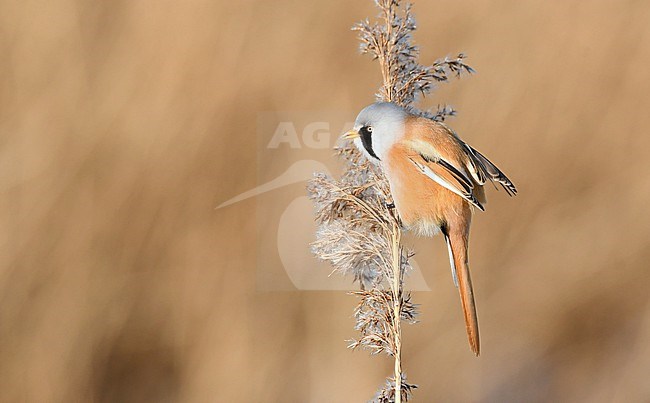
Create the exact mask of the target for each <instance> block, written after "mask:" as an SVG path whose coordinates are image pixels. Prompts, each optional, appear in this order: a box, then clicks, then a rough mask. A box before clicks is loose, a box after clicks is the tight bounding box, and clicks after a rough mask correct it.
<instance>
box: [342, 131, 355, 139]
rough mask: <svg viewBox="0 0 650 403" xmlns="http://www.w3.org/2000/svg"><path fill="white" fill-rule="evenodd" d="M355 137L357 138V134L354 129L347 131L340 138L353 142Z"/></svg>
mask: <svg viewBox="0 0 650 403" xmlns="http://www.w3.org/2000/svg"><path fill="white" fill-rule="evenodd" d="M357 137H359V132H358V131H356V130H354V129H353V130H350V131H348V132H346V133H345V134H343V135H342V136H341V138H342V139H345V140H354V139H356V138H357Z"/></svg>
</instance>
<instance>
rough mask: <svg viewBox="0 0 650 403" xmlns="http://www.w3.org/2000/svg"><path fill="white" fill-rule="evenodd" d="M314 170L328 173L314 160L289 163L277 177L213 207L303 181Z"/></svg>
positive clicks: (325, 168) (309, 177) (321, 164)
mask: <svg viewBox="0 0 650 403" xmlns="http://www.w3.org/2000/svg"><path fill="white" fill-rule="evenodd" d="M314 172H324V173H326V174H328V175H329V170H328V169H327V167H326V166H325V165H324V164H323V163H322V162H318V161H315V160H302V161H297V162H295V163H294V164H293V165H291V166H290V167H289V168H288V169H287V170H286V171H284V173H283V174H282V175H280V176H278V177H277V178H275V179H273V180H270V181H268V182H266V183H265V184H263V185H259V186H258V187H256V188H254V189H251V190H248V191H246V192H244V193H241V194H239V195H237V196H235V197H233V198H232V199H230V200H227V201H225V202H223V203H221V204H220V205H218V206H217V207H216V208H215V209H220V208H222V207H226V206H229V205H231V204H235V203H238V202H240V201H242V200H246V199H250V198H251V197H256V196H259V195H261V194H263V193H266V192H270V191H272V190H275V189H278V188H281V187H284V186H288V185H293V184H294V183H299V182H305V181H308V180H309V179H311V178H312V176H313V174H314Z"/></svg>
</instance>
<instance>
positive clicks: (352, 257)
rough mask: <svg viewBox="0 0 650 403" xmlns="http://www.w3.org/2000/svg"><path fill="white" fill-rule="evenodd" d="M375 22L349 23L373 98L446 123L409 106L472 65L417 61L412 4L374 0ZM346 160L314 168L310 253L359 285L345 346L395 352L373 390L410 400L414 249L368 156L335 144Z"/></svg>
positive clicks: (383, 398)
mask: <svg viewBox="0 0 650 403" xmlns="http://www.w3.org/2000/svg"><path fill="white" fill-rule="evenodd" d="M375 4H376V5H377V7H378V8H379V10H380V14H379V21H378V22H373V23H371V22H370V21H369V20H365V21H362V22H360V23H358V24H356V25H354V27H353V30H356V31H358V32H359V39H360V41H361V47H360V50H361V53H363V54H369V55H371V56H372V57H373V59H376V60H378V61H379V65H380V68H381V72H382V78H383V84H382V86H381V87H380V88H379V91H378V92H377V94H376V97H377V100H378V101H390V102H394V103H396V104H399V105H401V106H403V107H405V108H408V109H409V110H410V112H411V113H415V114H419V115H422V116H426V117H428V118H430V119H434V120H438V121H444V120H445V119H446V118H447V117H450V116H454V115H455V114H456V111H455V110H454V109H452V108H451V107H449V106H446V105H442V106H438V109H437V111H436V112H430V111H420V110H418V109H416V108H415V107H413V106H412V104H413V103H414V101H416V99H417V97H418V96H421V95H425V94H427V93H429V92H430V91H431V90H432V89H433V88H434V85H435V83H439V82H447V81H449V80H450V78H451V77H460V76H461V74H462V73H463V72H465V73H472V72H473V71H474V70H473V69H472V68H471V67H469V66H468V65H467V64H465V62H464V59H465V55H464V54H462V53H461V54H459V55H458V56H457V57H456V58H453V59H450V58H447V57H445V58H444V59H442V60H438V61H436V62H435V63H433V64H432V65H429V66H424V65H421V64H419V63H418V54H419V50H418V48H417V47H416V46H415V45H413V41H412V33H413V31H415V29H416V25H415V19H414V18H413V16H412V14H411V5H410V4H408V3H406V4H405V5H404V6H403V7H401V5H400V4H401V1H399V0H375ZM337 153H338V155H339V157H340V158H342V159H343V161H344V162H345V168H344V173H343V175H342V176H341V178H340V179H338V180H336V179H334V178H331V177H329V176H327V175H325V174H322V173H317V174H315V176H314V179H313V180H311V181H310V183H309V184H308V192H309V195H310V198H311V199H312V201H313V202H314V206H315V210H316V221H317V222H318V225H319V226H318V229H317V233H316V241H315V242H314V243H313V245H312V250H313V253H314V254H315V255H316V256H317V257H318V258H320V259H322V260H325V261H327V262H329V263H331V264H332V266H333V268H334V271H336V272H340V273H342V274H345V275H350V276H352V278H353V279H354V281H358V282H359V284H360V287H361V291H356V292H352V293H351V294H352V295H355V296H357V297H358V298H359V303H358V305H357V308H356V309H355V312H354V317H355V319H356V325H355V330H357V331H358V332H359V334H360V338H358V339H356V340H352V341H350V344H349V347H350V348H357V347H363V348H366V349H368V350H370V352H371V353H372V354H378V353H382V352H384V353H387V354H388V355H390V356H392V357H393V358H394V374H393V377H392V378H388V379H387V381H386V384H385V386H384V387H383V388H382V389H380V390H379V391H378V392H377V395H376V396H375V398H374V401H376V402H382V403H383V402H397V403H400V402H402V401H405V402H406V401H408V399H409V398H410V396H411V393H412V391H413V390H414V389H415V388H417V386H416V385H413V384H409V383H408V382H407V380H406V375H405V374H404V373H403V371H402V363H401V348H402V347H401V346H402V332H401V323H402V321H407V322H409V323H414V322H416V317H417V314H418V313H417V305H415V304H414V303H413V302H412V301H411V296H410V294H408V293H405V291H404V275H405V273H408V271H409V270H411V266H410V264H409V258H410V257H412V255H413V253H412V252H409V251H407V250H405V249H404V247H403V245H402V242H401V236H402V230H401V225H400V221H399V217H397V213H396V212H395V210H394V209H392V208H391V207H390V206H391V205H392V197H391V194H390V189H389V186H388V182H387V180H386V178H385V176H384V175H383V173H382V172H381V170H380V169H379V168H378V167H377V166H376V165H374V164H372V163H370V162H368V161H367V160H366V159H365V157H363V156H362V155H361V153H359V152H358V151H357V149H356V148H355V147H354V146H353V145H352V144H349V143H348V144H345V145H343V146H341V147H339V148H337Z"/></svg>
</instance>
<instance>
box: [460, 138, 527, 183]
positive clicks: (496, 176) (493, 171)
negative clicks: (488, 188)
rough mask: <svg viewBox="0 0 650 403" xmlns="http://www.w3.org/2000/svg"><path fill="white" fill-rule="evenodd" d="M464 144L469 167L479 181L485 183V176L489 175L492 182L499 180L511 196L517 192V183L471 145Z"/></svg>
mask: <svg viewBox="0 0 650 403" xmlns="http://www.w3.org/2000/svg"><path fill="white" fill-rule="evenodd" d="M462 144H463V147H464V152H465V154H466V155H467V157H468V158H467V168H468V169H469V171H470V173H471V174H472V177H473V178H474V180H475V181H476V182H477V183H479V184H481V185H482V184H484V183H485V178H486V177H487V179H489V180H490V181H491V182H492V183H494V182H498V183H499V184H500V185H501V186H502V187H503V188H504V189H505V191H506V193H507V194H508V195H509V196H514V195H516V194H517V188H516V187H515V185H514V184H513V183H512V181H511V180H510V179H508V177H507V176H506V175H505V174H504V173H503V172H501V170H500V169H499V168H497V166H496V165H494V164H493V163H492V162H491V161H490V160H489V159H487V158H486V157H485V156H484V155H483V154H481V153H480V152H478V151H476V150H475V149H474V148H472V147H471V146H469V145H467V144H465V143H462Z"/></svg>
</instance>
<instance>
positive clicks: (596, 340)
mask: <svg viewBox="0 0 650 403" xmlns="http://www.w3.org/2000/svg"><path fill="white" fill-rule="evenodd" d="M375 13H376V11H375V9H374V8H373V5H372V4H371V2H370V1H359V2H349V1H343V0H337V1H321V2H294V1H275V2H265V1H261V0H260V1H202V0H196V1H194V0H193V1H186V2H171V1H140V0H131V1H83V0H77V1H74V0H52V1H41V2H38V1H11V0H2V1H0V55H1V57H0V191H1V192H2V197H0V248H1V253H0V400H1V401H7V402H19V401H20V402H23V401H24V402H73V401H80V402H81V401H84V402H90V401H97V402H145V401H151V402H165V401H168V402H213V401H223V402H305V401H313V402H345V401H351V402H353V401H364V400H365V399H368V398H370V397H371V396H372V395H373V393H374V391H375V390H376V388H377V387H378V386H379V384H380V383H382V382H383V379H384V377H385V376H387V375H389V374H390V371H391V368H390V365H391V361H390V360H389V359H385V358H381V357H370V356H368V354H367V353H365V352H351V351H348V350H346V349H345V342H344V340H345V339H349V338H351V337H353V336H354V332H353V330H352V324H353V320H352V317H351V316H352V309H353V307H354V305H355V300H354V298H352V297H350V296H347V295H345V294H344V293H342V292H297V291H296V292H260V291H256V287H255V266H256V259H255V253H254V250H253V249H254V248H255V242H256V240H255V235H254V234H255V217H254V215H252V214H250V212H251V210H252V209H254V208H255V201H254V200H252V199H251V200H248V201H245V202H242V203H239V204H237V205H234V206H232V207H230V208H229V209H228V210H227V211H224V210H216V211H215V210H214V207H215V206H216V205H217V204H219V203H220V202H222V201H224V200H226V199H228V198H230V197H232V196H234V195H236V194H238V193H240V192H242V191H245V190H248V189H250V188H252V187H254V186H255V185H256V168H255V164H256V155H255V152H254V150H256V147H255V144H256V143H255V142H256V139H255V135H256V116H257V113H258V112H259V111H273V110H328V109H336V110H349V111H350V120H352V119H353V118H354V116H355V115H356V113H357V111H358V110H359V109H360V108H361V107H362V106H364V105H366V104H367V103H369V102H370V101H371V100H372V95H373V93H374V91H375V89H376V87H377V85H378V83H379V80H380V76H379V70H378V66H377V64H376V63H371V62H370V61H369V59H367V58H364V57H360V56H358V55H357V46H358V43H357V41H356V38H355V34H354V33H353V32H351V31H350V29H349V28H350V26H351V25H352V24H353V23H354V22H356V21H358V20H360V19H362V18H365V17H367V16H374V14H375ZM415 15H416V17H417V18H418V22H419V28H418V31H417V32H416V41H417V42H418V43H419V45H420V46H421V47H422V49H423V51H422V56H423V57H424V59H425V60H429V61H433V60H434V59H435V58H437V57H441V56H444V55H445V54H449V55H453V54H455V53H456V52H458V51H463V52H465V53H467V54H468V55H469V59H468V61H469V63H470V64H471V65H472V66H473V67H474V68H476V69H477V71H478V74H476V75H475V76H472V77H470V78H467V79H464V80H462V81H459V82H454V83H452V84H451V85H448V86H444V87H442V88H441V89H440V90H439V91H437V92H436V93H434V94H433V95H432V96H431V97H429V98H427V99H426V100H425V103H426V104H428V105H430V106H435V105H436V104H437V103H440V102H442V103H444V102H449V103H451V104H452V105H454V106H455V107H456V108H457V109H458V110H459V112H460V114H459V116H458V117H457V118H455V119H452V120H451V121H450V125H451V126H452V127H453V128H454V129H456V130H457V131H458V132H459V133H460V135H461V136H462V137H463V138H464V139H466V140H467V141H468V142H470V143H471V144H473V145H475V146H476V147H477V148H478V149H479V150H481V151H483V152H485V153H486V154H487V155H488V156H490V157H491V158H493V160H494V161H495V162H496V163H497V164H498V165H500V166H501V167H502V168H503V169H504V171H505V172H507V173H508V174H509V175H510V176H511V177H512V179H513V180H514V181H515V182H516V183H517V185H518V187H519V188H520V196H518V197H517V198H516V199H508V198H506V197H505V196H504V194H503V192H501V193H496V192H493V191H492V192H490V194H489V195H488V196H489V198H490V204H489V206H488V212H487V213H485V214H481V215H480V216H479V217H477V218H476V220H475V225H474V227H473V235H472V239H473V245H472V247H473V249H472V253H471V259H472V263H473V264H472V267H473V271H474V273H475V274H474V282H475V283H476V285H475V286H476V289H477V298H478V301H477V303H478V307H479V313H480V319H481V332H482V336H483V354H482V355H481V357H480V358H479V359H476V358H474V357H473V355H472V354H471V353H470V352H469V350H468V347H467V345H466V344H467V343H466V337H465V334H464V328H463V326H464V325H463V322H462V318H461V315H460V308H459V306H458V305H459V304H458V298H457V295H456V290H455V289H454V288H453V286H452V285H451V281H450V280H449V269H448V266H447V265H448V263H447V261H446V260H447V256H446V251H445V249H444V243H443V242H442V241H441V240H440V239H438V238H436V239H434V240H433V241H430V240H429V241H426V242H422V241H417V244H418V247H419V248H421V247H422V245H424V247H429V246H430V245H432V246H430V247H431V248H432V249H433V250H434V251H435V253H433V254H432V256H434V258H433V259H432V261H430V262H426V265H424V266H425V267H423V272H424V274H425V277H426V278H427V281H428V283H429V284H430V285H431V286H432V288H433V292H424V293H417V294H416V296H415V299H416V302H419V303H421V304H422V305H421V308H422V315H421V318H420V319H421V320H422V322H421V323H420V324H418V325H415V326H409V327H408V328H406V329H405V343H406V344H405V348H404V356H403V360H404V366H405V368H406V370H407V372H408V375H409V379H410V380H412V381H413V382H416V383H418V384H419V385H420V388H419V389H418V390H417V391H416V393H415V401H433V400H442V401H481V402H504V401H531V402H534V401H558V400H561V401H594V402H601V401H602V402H608V401H628V402H637V401H638V402H640V401H648V400H650V383H649V382H647V376H648V373H650V343H649V342H650V299H649V293H648V286H649V285H650V281H649V280H650V274H649V272H648V269H649V268H648V261H649V260H650V248H649V239H650V222H649V221H650V220H649V219H648V215H649V214H648V212H647V209H648V203H649V202H650V175H649V174H650V159H649V158H648V147H650V137H649V136H648V131H649V130H650V113H648V110H649V109H650V97H649V96H648V94H649V93H650V68H649V65H650V29H649V28H648V27H650V5H649V4H648V3H647V2H643V1H613V0H612V1H594V2H578V1H567V2H548V1H541V0H539V1H533V0H526V1H494V2H470V1H463V2H458V1H452V0H441V1H430V2H426V1H419V2H417V4H416V6H415ZM324 118H325V119H326V118H327V117H324ZM295 186H303V185H295ZM420 263H421V264H422V262H420Z"/></svg>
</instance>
